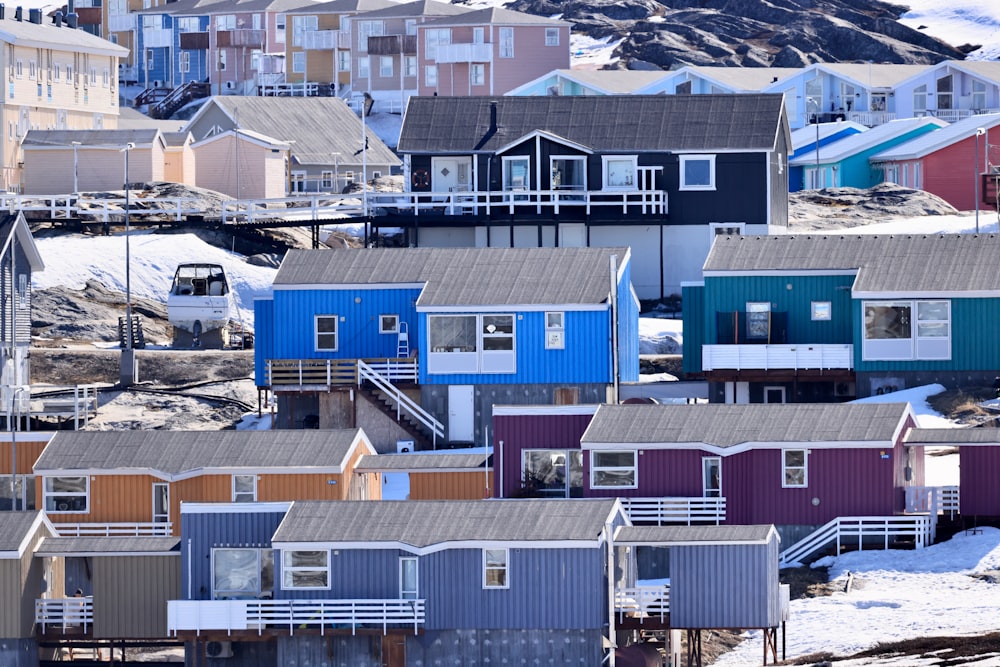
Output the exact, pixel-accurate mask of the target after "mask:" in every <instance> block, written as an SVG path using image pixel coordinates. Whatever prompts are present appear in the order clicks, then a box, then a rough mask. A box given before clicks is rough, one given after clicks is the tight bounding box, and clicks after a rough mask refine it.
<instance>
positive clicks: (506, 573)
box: [483, 548, 510, 590]
mask: <svg viewBox="0 0 1000 667" xmlns="http://www.w3.org/2000/svg"><path fill="white" fill-rule="evenodd" d="M491 554H493V557H492V558H491ZM497 554H503V556H502V561H503V562H502V563H499V562H497V561H498V558H497ZM491 573H497V574H499V579H500V581H499V582H498V583H492V582H491V577H490V574H491ZM509 588H510V549H505V548H499V549H483V589H484V590H507V589H509Z"/></svg>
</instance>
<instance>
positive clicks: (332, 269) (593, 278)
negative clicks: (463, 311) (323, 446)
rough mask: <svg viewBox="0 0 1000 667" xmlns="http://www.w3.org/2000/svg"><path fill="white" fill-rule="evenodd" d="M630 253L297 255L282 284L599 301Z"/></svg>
mask: <svg viewBox="0 0 1000 667" xmlns="http://www.w3.org/2000/svg"><path fill="white" fill-rule="evenodd" d="M611 255H616V256H617V257H618V265H619V267H620V266H622V264H623V263H624V262H625V261H626V260H625V258H626V257H627V256H628V250H627V249H626V248H360V249H348V248H344V249H335V250H290V251H289V252H288V253H287V254H286V255H285V259H284V261H282V263H281V267H280V268H279V269H278V273H277V275H276V276H275V278H274V285H275V286H280V285H330V286H336V285H399V284H424V288H423V291H422V293H421V295H420V298H419V299H418V301H417V306H482V305H484V304H496V305H527V304H598V303H604V302H605V301H606V300H607V299H608V295H609V294H610V291H611V287H610V280H609V277H608V273H609V270H610V269H609V267H610V263H609V261H608V258H609V257H610V256H611Z"/></svg>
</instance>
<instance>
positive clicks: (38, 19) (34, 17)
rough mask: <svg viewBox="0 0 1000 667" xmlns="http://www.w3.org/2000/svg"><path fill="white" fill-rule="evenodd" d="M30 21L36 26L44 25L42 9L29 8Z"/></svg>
mask: <svg viewBox="0 0 1000 667" xmlns="http://www.w3.org/2000/svg"><path fill="white" fill-rule="evenodd" d="M28 20H29V21H31V22H32V23H34V24H35V25H41V24H42V10H41V9H35V8H29V9H28Z"/></svg>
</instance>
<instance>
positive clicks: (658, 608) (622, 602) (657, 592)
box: [615, 584, 670, 622]
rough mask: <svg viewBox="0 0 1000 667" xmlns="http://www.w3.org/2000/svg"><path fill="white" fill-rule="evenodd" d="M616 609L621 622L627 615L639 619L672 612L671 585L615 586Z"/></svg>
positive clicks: (662, 617) (661, 618)
mask: <svg viewBox="0 0 1000 667" xmlns="http://www.w3.org/2000/svg"><path fill="white" fill-rule="evenodd" d="M615 611H616V612H618V619H619V622H621V620H622V619H624V617H625V616H626V615H628V616H633V617H636V618H639V619H643V618H649V617H651V616H659V618H660V620H661V621H662V620H664V619H665V617H666V616H667V614H669V613H670V586H669V584H668V585H663V586H631V587H623V588H615Z"/></svg>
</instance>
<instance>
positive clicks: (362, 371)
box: [358, 359, 444, 449]
mask: <svg viewBox="0 0 1000 667" xmlns="http://www.w3.org/2000/svg"><path fill="white" fill-rule="evenodd" d="M394 363H395V362H394V361H388V362H383V363H381V364H371V365H369V364H367V363H365V362H364V361H362V360H360V359H359V360H358V384H359V385H360V384H361V383H362V382H371V383H372V384H373V385H375V386H376V387H378V389H379V391H381V392H382V393H384V394H385V395H386V396H389V397H390V398H391V399H392V400H393V401H395V403H396V421H399V420H400V418H401V416H402V414H401V413H403V412H405V413H406V414H408V415H410V417H412V418H413V419H415V420H417V421H418V422H420V423H421V424H422V425H423V426H424V428H426V429H427V430H428V431H429V432H430V434H431V442H432V443H433V446H434V448H435V449H437V439H438V438H442V439H444V424H442V423H441V422H439V421H438V420H437V419H435V418H434V415H432V414H431V413H429V412H427V411H426V410H424V409H423V408H422V407H420V405H419V404H417V402H416V401H414V400H413V399H412V398H410V397H409V396H407V395H406V394H405V393H404V392H403V391H401V390H400V389H399V387H397V386H395V385H394V384H392V383H391V382H389V380H388V378H390V377H392V376H393V375H394V372H395V369H394V368H392V365H393V364H394ZM413 368H414V369H416V365H415V364H414V365H413ZM413 381H414V382H415V381H416V378H413Z"/></svg>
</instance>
